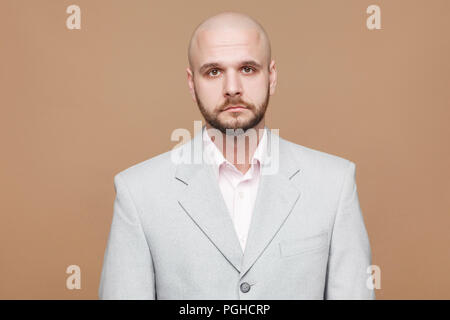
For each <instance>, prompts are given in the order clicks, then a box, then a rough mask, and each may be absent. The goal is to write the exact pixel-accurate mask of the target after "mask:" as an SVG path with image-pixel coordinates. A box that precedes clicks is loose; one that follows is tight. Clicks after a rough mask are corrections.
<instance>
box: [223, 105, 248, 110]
mask: <svg viewBox="0 0 450 320" xmlns="http://www.w3.org/2000/svg"><path fill="white" fill-rule="evenodd" d="M245 109H247V108H246V107H244V106H241V105H237V106H229V107H227V108H226V109H225V110H224V111H241V110H245Z"/></svg>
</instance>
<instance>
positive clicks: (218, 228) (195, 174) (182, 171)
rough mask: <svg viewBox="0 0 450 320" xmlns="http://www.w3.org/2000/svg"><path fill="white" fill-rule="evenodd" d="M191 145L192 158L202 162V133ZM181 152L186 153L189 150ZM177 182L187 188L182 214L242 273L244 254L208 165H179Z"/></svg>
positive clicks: (183, 195) (183, 197) (182, 198)
mask: <svg viewBox="0 0 450 320" xmlns="http://www.w3.org/2000/svg"><path fill="white" fill-rule="evenodd" d="M192 145H194V148H193V149H190V150H194V153H193V155H194V157H197V158H195V159H200V158H198V157H199V154H198V152H202V139H201V131H200V132H199V133H197V134H196V135H195V136H194V138H193V139H192V140H191V141H190V142H188V143H186V144H185V145H184V146H185V147H187V148H191V147H192ZM181 148H183V146H182V147H181ZM199 148H200V150H199ZM181 152H186V149H184V150H183V151H181ZM187 152H188V151H187ZM176 178H177V179H178V180H181V181H182V182H183V183H185V184H186V188H185V189H184V191H183V192H182V194H181V195H180V196H179V197H178V202H179V204H180V205H181V207H182V208H183V210H184V211H185V212H186V213H187V214H188V215H189V216H190V217H191V218H192V220H193V221H194V222H195V224H197V226H198V227H199V228H200V229H201V230H202V231H203V233H204V234H205V235H206V236H207V237H208V238H209V240H210V241H211V242H212V243H213V244H214V245H215V246H216V247H217V249H218V250H219V251H220V252H221V253H222V254H223V256H224V257H225V258H226V259H227V260H228V261H229V262H230V263H231V264H232V265H233V266H234V267H235V268H236V269H237V270H238V271H240V266H241V262H242V256H243V252H242V249H241V246H240V244H239V241H238V237H237V234H236V231H235V229H234V225H233V221H232V220H231V217H230V214H229V213H228V209H227V207H226V204H225V201H224V199H223V196H222V193H221V191H220V188H219V185H218V182H217V181H216V180H217V179H215V177H214V173H213V171H212V168H211V166H210V165H208V164H206V163H205V164H179V165H178V166H177V172H176Z"/></svg>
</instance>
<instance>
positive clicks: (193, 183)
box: [99, 127, 375, 300]
mask: <svg viewBox="0 0 450 320" xmlns="http://www.w3.org/2000/svg"><path fill="white" fill-rule="evenodd" d="M266 129H267V130H268V131H267V132H268V136H267V137H268V139H269V140H268V141H271V140H270V139H272V138H273V137H275V138H277V139H279V140H278V141H279V145H278V147H279V148H278V149H279V170H278V173H277V174H272V175H262V176H261V180H260V185H259V188H258V193H257V198H256V202H255V209H254V212H253V216H252V220H251V224H250V229H249V235H248V239H247V244H246V248H245V252H243V251H242V249H241V247H240V245H239V240H238V238H237V235H236V232H235V229H234V226H233V223H232V220H231V217H230V215H229V213H228V212H227V208H226V204H225V202H224V200H223V197H222V195H221V192H220V188H219V186H218V183H217V181H216V180H215V177H214V174H213V171H212V170H211V167H210V166H209V165H208V164H187V163H178V164H177V163H175V162H174V161H173V158H172V157H171V151H168V152H166V153H163V154H160V155H158V156H155V157H153V158H151V159H148V160H146V161H144V162H141V163H139V164H137V165H134V166H132V167H130V168H128V169H126V170H124V171H122V172H120V173H118V174H117V175H116V176H115V177H114V183H115V188H116V199H115V202H114V214H113V219H112V225H111V230H110V233H109V237H108V242H107V247H106V250H105V254H104V261H103V269H102V273H101V280H100V287H99V298H100V299H243V300H244V299H373V298H374V297H375V295H374V291H373V290H372V289H369V288H368V286H367V282H368V279H369V277H370V274H369V273H367V272H368V271H367V268H368V267H369V266H370V264H371V253H370V245H369V239H368V235H367V232H366V228H365V226H364V221H363V217H362V213H361V209H360V205H359V200H358V194H357V189H356V183H355V164H354V163H353V162H351V161H348V160H346V159H343V158H340V157H337V156H334V155H331V154H327V153H324V152H321V151H317V150H313V149H310V148H307V147H304V146H301V145H298V144H295V143H292V142H289V141H287V140H285V139H283V138H281V137H279V136H278V135H276V134H275V133H273V132H271V131H270V130H269V129H268V128H267V127H266ZM199 142H201V132H199V133H197V134H196V135H195V136H194V138H193V139H192V140H190V141H189V142H188V143H186V144H184V145H183V146H180V147H178V148H176V150H177V151H178V152H181V153H183V152H186V151H187V150H190V151H192V147H193V146H198V145H201V143H199ZM186 148H189V149H186ZM200 151H201V150H200ZM197 152H199V150H198V148H197V149H196V150H194V153H193V154H195V153H197Z"/></svg>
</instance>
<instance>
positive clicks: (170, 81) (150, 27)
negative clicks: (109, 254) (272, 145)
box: [0, 0, 450, 299]
mask: <svg viewBox="0 0 450 320" xmlns="http://www.w3.org/2000/svg"><path fill="white" fill-rule="evenodd" d="M74 3H75V4H78V5H79V6H80V7H81V10H82V25H81V30H68V29H67V28H66V26H65V21H66V17H67V16H68V14H66V7H67V6H68V5H70V4H74ZM371 4H378V5H380V7H381V20H382V30H375V31H369V30H368V29H367V28H366V22H365V21H366V17H367V14H366V8H367V7H368V6H369V5H371ZM222 10H238V11H242V12H245V13H248V14H250V15H252V16H253V17H255V18H256V19H258V20H259V21H260V22H261V23H262V24H263V25H264V26H265V28H266V30H267V32H268V33H269V36H270V37H271V41H272V47H273V57H274V58H275V60H276V62H277V67H278V72H279V77H278V89H277V92H276V95H275V96H274V97H272V99H271V102H270V105H269V110H268V113H267V119H266V124H267V125H268V126H269V127H271V128H279V129H280V135H281V136H282V137H284V138H286V139H288V140H291V141H293V142H296V143H298V144H302V145H304V146H308V147H311V148H314V149H318V150H322V151H325V152H329V153H333V154H336V155H339V156H342V157H344V158H347V159H350V160H352V161H354V162H355V163H356V164H357V182H358V190H359V196H360V202H361V206H362V209H363V213H364V216H365V221H366V225H367V229H368V232H369V235H370V240H371V244H372V251H373V263H374V264H376V265H379V266H380V267H381V270H382V283H381V285H382V289H381V290H378V291H377V297H378V298H379V299H432V298H435V299H444V298H445V299H449V298H450V275H449V270H450V253H449V251H450V250H449V240H450V235H449V229H450V228H449V224H450V215H449V213H450V212H449V211H450V209H449V208H450V169H449V163H450V144H449V136H450V128H449V120H450V111H449V107H450V106H449V101H450V90H449V85H450V63H449V57H450V40H449V39H450V1H448V0H441V1H439V0H433V1H425V0H423V1H412V0H408V1H406V0H404V1H400V0H396V1H366V0H353V1H350V0H340V1H334V0H327V1H277V2H274V1H267V2H263V1H260V0H258V1H256V0H255V1H226V2H218V1H175V2H174V1H111V0H108V1H107V0H103V1H100V0H97V1H88V0H77V1H62V0H60V1H54V0H45V1H43V0H40V1H32V0H29V1H19V0H3V1H1V3H0V46H1V48H0V70H1V72H0V77H1V78H0V91H1V94H0V106H1V116H0V130H1V132H0V139H1V158H0V181H1V183H0V186H1V189H0V192H1V201H0V213H1V224H0V226H1V227H0V259H1V260H0V298H2V299H82V298H83V299H96V298H97V289H98V284H99V276H100V272H101V267H102V260H103V253H104V249H105V245H106V240H107V235H108V232H109V227H110V223H111V218H112V208H113V207H112V206H113V200H114V196H115V193H114V186H113V176H114V175H115V174H116V173H118V172H119V171H121V170H123V169H125V168H127V167H129V166H131V165H133V164H135V163H137V162H140V161H143V160H145V159H147V158H150V157H152V156H155V155H157V154H159V153H162V152H164V151H167V150H169V149H170V148H172V147H173V146H174V145H175V144H176V143H175V142H172V141H170V134H171V132H172V131H173V130H174V129H176V128H187V129H189V130H190V131H191V132H193V121H194V120H201V116H200V113H199V111H198V109H197V106H196V105H195V104H194V103H193V102H192V100H191V98H190V95H189V93H188V88H187V84H186V72H185V68H186V65H187V58H186V47H187V43H188V40H189V37H190V35H191V32H192V30H193V29H194V28H195V26H196V25H197V24H198V23H200V22H201V21H202V20H203V19H204V18H206V17H208V16H209V15H212V14H215V13H218V12H220V11H222ZM71 264H77V265H79V266H80V267H81V270H82V289H81V290H73V291H70V290H67V289H66V287H65V281H66V277H67V276H68V275H67V274H66V273H65V270H66V267H67V266H68V265H71Z"/></svg>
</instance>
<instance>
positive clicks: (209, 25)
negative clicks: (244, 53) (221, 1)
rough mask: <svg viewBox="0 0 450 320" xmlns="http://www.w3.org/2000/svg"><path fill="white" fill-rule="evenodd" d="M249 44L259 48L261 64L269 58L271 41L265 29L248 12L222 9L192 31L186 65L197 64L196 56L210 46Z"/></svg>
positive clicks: (192, 66)
mask: <svg viewBox="0 0 450 320" xmlns="http://www.w3.org/2000/svg"><path fill="white" fill-rule="evenodd" d="M248 43H251V44H252V45H253V46H255V47H256V50H260V53H261V56H262V57H263V59H264V60H265V61H264V63H267V64H269V63H270V59H271V48H270V41H269V37H268V36H267V33H266V32H265V30H264V28H263V27H262V26H261V25H260V24H259V23H258V22H257V21H256V20H254V19H253V18H251V17H249V16H248V15H245V14H242V13H237V12H222V13H219V14H217V15H214V16H212V17H210V18H208V19H206V20H205V21H203V22H202V23H201V24H200V25H198V26H197V28H196V29H195V30H194V32H193V33H192V37H191V40H190V41H189V47H188V59H189V66H190V68H191V69H192V70H194V68H195V67H196V58H197V56H199V55H202V54H203V53H205V52H206V51H207V50H208V47H210V46H216V47H217V46H222V47H226V46H235V45H245V44H248Z"/></svg>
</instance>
